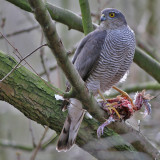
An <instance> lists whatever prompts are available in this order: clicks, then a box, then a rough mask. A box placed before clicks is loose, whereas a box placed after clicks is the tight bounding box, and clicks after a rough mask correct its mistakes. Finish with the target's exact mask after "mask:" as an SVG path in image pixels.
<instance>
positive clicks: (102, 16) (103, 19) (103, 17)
mask: <svg viewBox="0 0 160 160" xmlns="http://www.w3.org/2000/svg"><path fill="white" fill-rule="evenodd" d="M100 20H101V22H102V21H105V20H106V17H105V15H104V14H102V15H101V19H100Z"/></svg>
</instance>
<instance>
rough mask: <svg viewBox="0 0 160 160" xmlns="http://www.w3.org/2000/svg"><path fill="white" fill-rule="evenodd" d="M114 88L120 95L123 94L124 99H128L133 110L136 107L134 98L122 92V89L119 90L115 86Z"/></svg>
mask: <svg viewBox="0 0 160 160" xmlns="http://www.w3.org/2000/svg"><path fill="white" fill-rule="evenodd" d="M112 88H113V89H115V90H116V91H118V92H119V93H121V96H122V97H126V98H127V99H128V100H129V101H130V102H131V105H132V107H133V108H134V107H135V105H134V104H133V100H132V98H131V97H130V96H129V95H128V94H127V93H126V92H125V91H122V90H121V89H119V88H117V87H116V86H113V87H112Z"/></svg>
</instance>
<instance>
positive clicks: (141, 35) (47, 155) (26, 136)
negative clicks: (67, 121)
mask: <svg viewBox="0 0 160 160" xmlns="http://www.w3.org/2000/svg"><path fill="white" fill-rule="evenodd" d="M47 1H48V2H50V3H53V4H54V5H57V6H60V7H62V8H66V9H69V10H71V11H73V12H75V13H77V14H79V15H80V13H81V12H80V7H79V2H78V0H77V1H75V0H47ZM89 3H90V10H91V13H92V20H93V22H95V23H97V24H99V14H100V11H101V10H102V9H104V8H117V9H119V10H121V11H122V13H124V15H125V17H126V19H127V22H128V24H129V26H130V27H131V28H132V29H133V30H134V31H135V33H136V40H137V45H138V46H141V48H143V49H144V50H145V51H146V52H148V53H150V54H151V55H152V56H153V57H154V58H156V59H157V60H158V61H160V54H159V53H160V45H159V42H160V10H159V6H160V1H159V0H90V1H89ZM56 27H57V30H58V33H59V35H60V37H61V39H62V41H63V43H64V46H65V48H66V49H67V50H73V48H74V47H75V46H76V45H77V43H78V42H79V41H80V40H81V39H82V38H83V37H84V34H82V33H80V32H78V31H75V30H68V27H67V26H65V25H63V24H60V23H56ZM29 28H32V29H31V31H30V32H22V33H21V34H16V35H11V36H8V37H7V39H8V40H9V41H10V42H11V43H12V44H13V45H14V47H15V48H17V49H18V50H19V52H20V53H21V54H22V56H23V57H24V56H25V55H27V54H28V53H30V52H32V51H33V50H34V49H36V48H37V47H39V46H40V45H41V44H44V43H45V39H44V38H43V35H42V31H41V29H40V27H39V25H38V23H37V22H36V21H35V19H34V17H33V15H32V14H31V13H28V12H25V11H23V10H21V9H19V8H18V7H16V6H14V5H13V4H11V3H9V2H7V1H5V0H0V31H1V32H2V33H3V34H4V35H5V36H7V35H8V34H11V33H14V32H17V31H20V30H24V29H29ZM0 50H2V51H4V52H5V53H7V54H8V55H12V56H14V57H15V58H16V59H17V57H16V56H15V55H14V54H13V52H14V50H13V48H12V47H10V45H9V44H8V43H7V41H6V40H5V39H4V38H2V37H0ZM43 53H44V54H43ZM17 60H18V59H17ZM42 61H44V63H45V65H46V66H47V67H46V70H47V73H48V75H47V76H46V75H44V74H43V72H44V68H43V65H42ZM27 62H28V63H29V64H30V65H31V66H32V67H33V68H34V69H35V70H36V71H37V72H38V73H39V74H40V75H41V76H42V77H43V78H45V79H48V78H49V81H51V82H52V84H53V85H54V86H56V87H58V88H61V89H63V90H64V88H65V76H64V75H63V73H62V72H61V70H60V68H59V67H56V61H55V58H54V57H53V55H52V54H51V51H50V50H49V49H48V48H47V47H45V48H44V49H43V50H39V51H37V52H36V53H34V54H33V55H32V56H30V57H29V58H28V59H27ZM24 65H25V67H27V65H26V64H24ZM27 68H28V67H27ZM50 68H52V70H50ZM155 83H156V81H155V80H154V79H153V78H152V77H151V76H149V75H148V74H147V73H146V72H145V71H143V70H142V69H141V68H139V67H138V66H137V65H136V64H134V63H133V64H132V66H131V68H130V73H129V76H128V78H127V80H126V81H125V82H124V83H120V84H119V86H120V87H121V88H124V87H125V88H126V87H127V86H128V87H131V86H137V87H141V86H143V85H144V86H145V85H148V84H155ZM144 88H145V87H144ZM147 92H148V93H151V94H152V95H153V96H155V95H158V94H160V92H159V91H158V90H157V89H156V88H154V89H153V90H149V91H147ZM131 95H132V94H131ZM151 104H152V114H151V116H147V117H146V118H145V119H143V118H142V115H141V114H140V113H136V114H135V115H134V116H133V117H132V118H131V119H130V120H128V121H129V123H130V124H131V125H132V126H134V127H136V128H137V127H139V124H138V120H141V123H140V130H141V132H142V133H143V135H145V136H146V137H147V138H148V139H149V140H150V141H151V142H152V143H153V144H154V145H155V146H156V147H157V148H159V149H160V116H159V115H160V109H159V106H160V96H159V97H157V98H155V99H154V100H152V101H151ZM57 123H58V122H57ZM43 132H44V127H43V126H41V125H40V124H37V123H36V122H33V121H31V120H29V119H27V118H26V117H25V116H24V115H23V114H22V113H21V112H19V111H18V110H17V109H15V108H14V107H13V106H11V105H9V104H7V103H5V102H2V101H1V102H0V160H11V159H19V158H20V159H23V160H27V159H29V158H30V157H31V154H32V151H31V150H32V144H33V140H32V139H33V137H34V141H35V143H36V144H37V143H38V142H39V140H40V138H41V137H42V134H43ZM32 134H33V135H32ZM55 134H56V133H55V132H54V131H53V130H49V131H48V132H47V134H46V136H45V139H44V141H46V140H48V139H50V138H51V137H52V136H54V135H55ZM7 143H10V147H9V146H8V147H7ZM5 144H6V146H5ZM13 145H21V146H20V147H23V148H21V149H20V148H18V149H16V148H14V146H13ZM11 146H13V147H11ZM73 153H74V154H73ZM82 155H83V158H82ZM36 159H37V160H43V159H47V160H51V159H52V160H53V159H57V160H61V159H66V160H67V159H70V160H73V159H77V160H78V159H79V160H80V159H88V160H93V159H95V158H94V157H92V156H91V155H89V154H88V153H87V152H84V151H83V150H81V149H80V148H79V147H74V148H73V149H72V151H69V152H67V153H58V152H57V151H56V142H54V143H52V144H50V145H49V146H48V147H47V148H46V149H45V150H43V151H39V152H38V155H37V158H36Z"/></svg>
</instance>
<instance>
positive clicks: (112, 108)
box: [108, 106, 121, 119]
mask: <svg viewBox="0 0 160 160" xmlns="http://www.w3.org/2000/svg"><path fill="white" fill-rule="evenodd" d="M108 109H109V111H110V112H111V110H114V111H115V113H116V114H117V116H118V118H119V119H120V118H121V116H120V114H119V113H118V112H117V110H116V109H115V108H114V107H112V106H111V107H108Z"/></svg>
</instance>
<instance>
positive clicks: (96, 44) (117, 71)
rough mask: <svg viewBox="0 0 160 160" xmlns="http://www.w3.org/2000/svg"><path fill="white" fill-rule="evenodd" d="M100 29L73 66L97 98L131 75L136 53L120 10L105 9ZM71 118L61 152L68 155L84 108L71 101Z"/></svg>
mask: <svg viewBox="0 0 160 160" xmlns="http://www.w3.org/2000/svg"><path fill="white" fill-rule="evenodd" d="M101 13H102V15H101V23H100V25H99V27H98V28H97V29H96V30H95V31H93V32H91V33H90V34H88V35H87V36H86V37H85V38H84V39H82V41H81V42H80V44H79V46H78V48H77V50H76V52H75V55H74V58H73V61H72V62H73V64H74V66H75V68H76V70H77V71H78V73H79V74H80V76H81V77H82V79H83V80H84V81H85V83H86V86H87V88H88V90H89V91H90V92H92V93H93V94H94V95H96V94H97V93H98V91H99V90H100V91H101V92H104V91H106V90H109V89H110V88H111V87H112V86H113V85H115V84H116V83H117V82H119V81H120V79H121V78H122V77H123V76H124V75H125V73H126V72H127V71H128V69H129V67H130V65H131V63H132V61H133V57H134V52H135V35H134V32H133V31H132V30H131V29H130V27H129V26H128V25H127V22H126V19H125V17H124V15H123V14H122V13H121V12H120V11H118V10H117V9H112V8H108V9H104V10H103V11H102V12H101ZM70 102H71V103H70V105H68V117H67V118H66V121H65V123H64V127H63V129H62V132H61V135H60V138H59V141H58V144H57V150H58V151H62V150H63V151H66V150H68V149H70V148H71V146H72V145H73V144H74V142H75V139H76V136H77V133H78V129H79V127H80V124H81V121H82V119H83V115H84V111H83V109H82V104H81V103H80V101H78V100H76V99H73V98H72V99H70Z"/></svg>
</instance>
